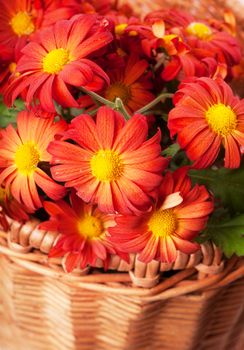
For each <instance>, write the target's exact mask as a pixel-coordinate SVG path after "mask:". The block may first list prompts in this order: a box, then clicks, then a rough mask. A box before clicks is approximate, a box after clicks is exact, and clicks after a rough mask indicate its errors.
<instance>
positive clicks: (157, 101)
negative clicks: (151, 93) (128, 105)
mask: <svg viewBox="0 0 244 350" xmlns="http://www.w3.org/2000/svg"><path fill="white" fill-rule="evenodd" d="M173 95H174V94H169V93H162V94H161V95H159V96H158V97H156V98H155V99H154V100H153V101H152V102H150V103H148V104H147V105H146V106H144V107H142V108H141V109H138V111H136V113H142V114H143V113H144V112H146V111H148V110H149V109H151V108H152V107H154V106H155V105H156V104H158V103H159V102H160V101H161V100H163V99H165V98H172V97H173Z"/></svg>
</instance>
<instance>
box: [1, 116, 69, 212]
mask: <svg viewBox="0 0 244 350" xmlns="http://www.w3.org/2000/svg"><path fill="white" fill-rule="evenodd" d="M65 129H66V123H65V122H63V121H58V122H54V117H53V118H49V119H44V118H37V117H36V116H35V115H34V113H33V112H32V111H29V112H28V111H22V112H20V113H19V114H18V117H17V130H15V129H14V128H13V126H12V125H11V124H9V125H8V127H7V128H6V129H3V130H1V135H2V138H1V139H0V149H1V152H0V184H4V185H5V188H6V190H9V191H10V193H11V194H12V196H13V197H14V198H15V199H16V200H17V201H18V202H19V203H21V204H23V205H25V206H26V207H27V208H28V210H30V211H34V210H35V209H37V208H39V207H41V206H42V203H41V200H40V196H39V194H38V192H37V186H38V187H40V188H41V189H42V190H43V191H44V192H45V193H46V194H47V195H48V196H49V197H50V198H52V199H54V200H57V199H60V198H61V197H63V196H64V194H65V189H64V187H62V186H60V185H58V184H56V183H55V182H54V181H53V180H52V179H51V178H50V176H48V175H47V174H46V173H45V172H44V171H43V170H42V169H41V168H40V162H49V161H50V158H51V157H50V154H49V153H48V152H47V147H48V144H49V142H50V141H53V140H54V137H55V135H56V134H58V133H61V132H63V131H64V130H65Z"/></svg>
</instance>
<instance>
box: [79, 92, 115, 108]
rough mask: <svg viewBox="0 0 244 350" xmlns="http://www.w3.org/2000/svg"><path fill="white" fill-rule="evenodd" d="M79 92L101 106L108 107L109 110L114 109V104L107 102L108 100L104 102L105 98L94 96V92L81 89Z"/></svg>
mask: <svg viewBox="0 0 244 350" xmlns="http://www.w3.org/2000/svg"><path fill="white" fill-rule="evenodd" d="M80 90H81V91H83V92H84V93H85V94H87V95H89V96H91V97H92V98H93V99H94V100H96V101H98V102H100V103H101V104H103V105H106V106H109V107H111V108H114V103H113V102H111V101H109V100H106V98H104V97H102V96H100V95H98V94H96V93H95V92H93V91H89V90H87V89H85V88H83V87H81V88H80Z"/></svg>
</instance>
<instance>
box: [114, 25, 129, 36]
mask: <svg viewBox="0 0 244 350" xmlns="http://www.w3.org/2000/svg"><path fill="white" fill-rule="evenodd" d="M127 27H128V24H127V23H121V24H117V25H116V26H115V29H114V31H115V34H117V35H123V34H124V32H125V29H126V28H127Z"/></svg>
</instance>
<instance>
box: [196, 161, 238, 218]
mask: <svg viewBox="0 0 244 350" xmlns="http://www.w3.org/2000/svg"><path fill="white" fill-rule="evenodd" d="M190 176H191V178H192V180H193V182H194V183H197V184H203V185H206V187H207V188H208V189H210V190H211V191H212V192H213V193H214V196H215V198H219V199H221V202H222V204H223V205H224V206H225V207H226V208H229V210H230V212H231V213H244V200H243V198H244V167H242V168H239V169H234V170H232V169H217V170H213V169H206V170H191V171H190Z"/></svg>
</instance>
